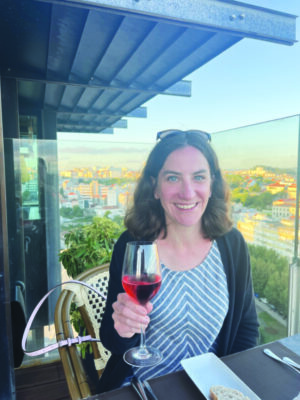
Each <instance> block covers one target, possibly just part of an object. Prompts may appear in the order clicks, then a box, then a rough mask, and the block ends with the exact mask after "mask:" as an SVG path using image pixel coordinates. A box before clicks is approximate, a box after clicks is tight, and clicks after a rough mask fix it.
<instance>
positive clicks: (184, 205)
mask: <svg viewBox="0 0 300 400" xmlns="http://www.w3.org/2000/svg"><path fill="white" fill-rule="evenodd" d="M197 204H198V203H193V204H175V205H176V207H177V208H180V209H181V210H191V209H192V208H195V207H196V205H197Z"/></svg>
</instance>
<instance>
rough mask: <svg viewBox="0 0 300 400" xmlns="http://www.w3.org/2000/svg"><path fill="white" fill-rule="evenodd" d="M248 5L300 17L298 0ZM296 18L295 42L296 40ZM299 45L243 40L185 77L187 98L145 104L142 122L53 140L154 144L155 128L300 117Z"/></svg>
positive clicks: (159, 99) (206, 127)
mask: <svg viewBox="0 0 300 400" xmlns="http://www.w3.org/2000/svg"><path fill="white" fill-rule="evenodd" d="M245 3H248V4H254V5H259V6H262V7H266V8H270V9H274V10H277V11H282V12H287V13H290V14H294V15H299V16H300V0H257V1H254V0H252V1H251V0H248V1H245ZM299 28H300V25H299V18H298V19H297V28H296V38H297V40H300V34H299V31H300V29H299ZM299 68H300V44H299V43H295V44H294V45H293V46H286V45H281V44H275V43H271V42H266V41H261V40H255V39H243V40H241V41H240V42H239V43H237V44H235V45H234V46H233V47H232V48H230V49H228V50H226V51H225V52H224V53H222V54H220V55H219V56H218V57H216V58H215V59H213V60H212V61H210V62H208V63H207V64H206V65H204V66H203V67H201V68H200V69H198V70H197V71H195V72H194V73H192V74H190V75H189V76H187V77H186V78H185V79H188V80H191V81H192V96H191V97H190V98H182V97H173V96H157V97H156V98H154V99H152V100H150V101H149V102H148V103H145V106H146V107H147V110H148V111H147V112H148V117H147V118H146V119H138V118H136V119H135V118H128V128H127V129H115V133H114V135H88V139H87V135H80V134H78V135H76V134H72V135H69V137H68V134H59V135H58V139H59V140H61V139H68V138H69V139H71V137H70V136H72V141H74V140H76V139H78V140H80V139H83V140H85V141H86V140H89V141H90V140H91V141H101V142H103V141H105V142H107V141H113V142H115V141H119V142H124V141H126V142H131V141H135V142H144V143H153V142H154V140H155V134H156V132H157V131H158V130H162V129H168V128H178V129H189V128H194V129H195V128H198V129H203V130H207V131H209V132H217V131H221V130H225V129H230V128H235V127H240V126H244V125H249V124H254V123H258V122H262V121H268V120H272V119H276V118H282V117H286V116H290V115H294V114H299V113H300V76H299Z"/></svg>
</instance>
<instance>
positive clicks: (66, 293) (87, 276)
mask: <svg viewBox="0 0 300 400" xmlns="http://www.w3.org/2000/svg"><path fill="white" fill-rule="evenodd" d="M108 278H109V264H105V265H102V266H99V267H95V268H91V269H89V270H87V271H85V272H83V273H82V274H80V275H79V276H78V277H77V278H76V280H78V281H82V282H85V283H87V284H89V285H91V286H93V287H95V288H96V289H98V290H99V291H100V292H102V293H103V294H104V295H105V296H106V295H107V287H108ZM72 303H75V304H76V305H77V309H78V310H79V312H80V314H81V316H82V319H83V322H84V325H85V327H86V334H89V335H91V336H92V337H93V338H97V339H100V338H99V328H100V325H101V319H102V316H103V312H104V308H105V300H104V299H103V298H101V297H100V296H98V295H97V294H96V293H95V292H93V291H92V290H90V289H88V288H87V287H84V286H82V285H78V284H75V283H68V284H66V285H65V289H64V290H62V292H61V294H60V296H59V299H58V301H57V304H56V308H55V329H56V336H57V340H62V339H66V338H72V337H73V327H72V324H71V322H70V309H71V304H72ZM91 346H92V350H93V355H94V363H95V369H96V371H97V373H98V376H99V377H100V376H101V374H102V372H103V369H104V367H105V365H106V362H107V360H108V358H109V357H110V352H109V351H108V350H106V349H105V348H104V347H103V345H102V344H101V343H100V342H91ZM59 352H60V357H61V361H62V364H63V368H64V372H65V375H66V380H67V384H68V387H69V392H70V395H71V398H72V400H77V399H83V398H85V397H87V396H90V395H91V394H92V393H91V388H90V385H89V382H88V377H87V374H86V373H85V370H84V367H83V363H82V360H81V357H80V354H79V352H78V350H77V348H76V346H74V345H73V346H70V347H61V348H60V349H59Z"/></svg>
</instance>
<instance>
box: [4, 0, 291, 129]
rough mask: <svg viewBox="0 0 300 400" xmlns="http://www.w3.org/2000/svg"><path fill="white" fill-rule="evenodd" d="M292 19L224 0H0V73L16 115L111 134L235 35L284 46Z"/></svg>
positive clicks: (177, 88)
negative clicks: (42, 115)
mask: <svg viewBox="0 0 300 400" xmlns="http://www.w3.org/2000/svg"><path fill="white" fill-rule="evenodd" d="M295 19H296V17H295V16H294V15H290V14H286V13H281V12H276V11H273V10H268V9H264V8H260V7H255V6H251V5H247V4H245V3H241V2H235V1H229V0H189V1H188V2H187V1H182V0H177V1H174V0H173V1H171V0H170V1H163V0H162V1H156V0H90V1H84V0H74V1H70V0H59V1H58V0H56V1H55V0H1V2H0V38H1V40H0V66H1V75H2V77H6V78H16V79H17V81H18V98H19V107H20V111H21V113H22V112H23V113H27V112H28V110H29V109H30V110H31V111H32V110H34V109H48V110H53V111H55V112H57V130H58V131H62V132H111V130H110V129H111V128H113V127H126V126H127V121H126V120H125V119H122V117H126V116H127V117H128V116H134V117H145V116H146V109H145V107H141V106H142V105H143V104H144V103H145V102H146V101H147V100H149V99H151V98H152V97H154V96H156V95H157V94H162V95H178V96H190V94H191V83H190V82H188V81H184V80H183V78H184V77H185V76H187V75H188V74H190V73H191V72H192V71H194V70H196V69H198V68H199V67H201V66H202V65H203V64H205V63H207V62H208V61H209V60H211V59H212V58H214V57H216V56H217V55H219V54H220V53H222V52H223V51H225V50H226V49H228V48H229V47H230V46H232V45H233V44H235V43H237V42H238V41H240V40H241V39H243V38H245V37H249V38H255V39H261V40H268V41H272V42H277V43H281V44H287V45H292V44H293V43H294V42H295Z"/></svg>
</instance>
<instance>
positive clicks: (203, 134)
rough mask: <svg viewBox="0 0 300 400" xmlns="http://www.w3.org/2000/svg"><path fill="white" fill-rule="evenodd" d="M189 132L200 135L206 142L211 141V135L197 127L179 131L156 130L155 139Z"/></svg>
mask: <svg viewBox="0 0 300 400" xmlns="http://www.w3.org/2000/svg"><path fill="white" fill-rule="evenodd" d="M189 133H194V134H197V135H199V136H201V137H202V138H203V139H205V140H206V141H207V142H211V135H210V134H209V133H208V132H204V131H200V130H197V129H190V130H188V131H181V130H180V129H166V130H165V131H160V132H157V135H156V140H162V139H165V138H166V137H172V136H176V135H182V134H184V135H187V134H189Z"/></svg>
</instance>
